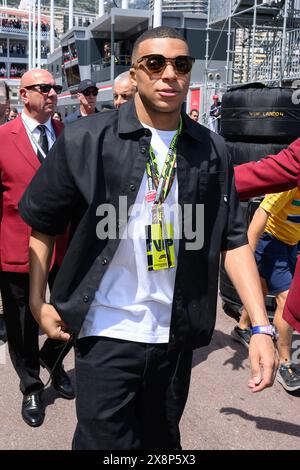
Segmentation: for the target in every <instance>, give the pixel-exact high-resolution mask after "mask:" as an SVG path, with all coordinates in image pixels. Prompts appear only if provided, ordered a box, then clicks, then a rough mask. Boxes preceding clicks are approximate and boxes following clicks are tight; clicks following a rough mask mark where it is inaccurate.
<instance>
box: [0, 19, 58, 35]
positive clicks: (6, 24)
mask: <svg viewBox="0 0 300 470" xmlns="http://www.w3.org/2000/svg"><path fill="white" fill-rule="evenodd" d="M0 26H1V27H2V28H9V29H23V30H25V31H27V30H28V21H25V20H20V19H16V18H14V19H13V18H0ZM36 29H37V24H36ZM41 30H42V32H43V33H47V32H48V31H50V26H49V25H48V24H47V23H41Z"/></svg>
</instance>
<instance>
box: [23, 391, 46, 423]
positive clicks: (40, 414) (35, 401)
mask: <svg viewBox="0 0 300 470" xmlns="http://www.w3.org/2000/svg"><path fill="white" fill-rule="evenodd" d="M22 418H23V419H24V421H25V423H26V424H28V425H29V426H33V427H38V426H41V425H42V424H43V422H44V418H45V408H44V405H43V403H42V400H41V392H33V393H30V394H29V395H25V396H24V398H23V402H22Z"/></svg>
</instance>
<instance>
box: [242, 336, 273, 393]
mask: <svg viewBox="0 0 300 470" xmlns="http://www.w3.org/2000/svg"><path fill="white" fill-rule="evenodd" d="M249 359H250V366H251V379H250V380H249V382H248V386H249V388H250V389H251V391H252V392H254V393H255V392H260V391H261V390H264V389H265V388H267V387H271V386H272V385H273V382H274V380H275V376H276V372H277V369H278V365H279V359H278V355H277V352H276V349H275V347H274V344H273V340H272V338H271V336H269V335H264V334H255V335H252V336H251V340H250V346H249Z"/></svg>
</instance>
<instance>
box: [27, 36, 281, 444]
mask: <svg viewBox="0 0 300 470" xmlns="http://www.w3.org/2000/svg"><path fill="white" fill-rule="evenodd" d="M193 62H194V59H193V57H191V56H190V53H189V50H188V45H187V42H186V40H185V39H184V38H183V37H182V36H181V35H180V34H179V33H178V32H177V31H176V30H174V29H172V28H169V27H159V28H154V29H151V30H149V31H146V32H145V33H143V34H142V35H141V36H140V37H139V38H138V39H137V41H136V43H135V45H134V49H133V54H132V68H131V70H130V74H131V79H132V84H133V85H134V86H135V87H136V88H137V91H136V94H135V97H134V99H132V100H129V101H128V102H127V103H125V104H123V105H122V106H121V107H120V108H119V110H116V111H112V112H110V113H101V114H99V115H97V116H91V117H88V118H86V119H84V120H82V121H80V122H78V123H73V124H72V125H70V126H69V127H66V128H65V131H64V133H63V135H62V136H61V138H59V139H58V141H57V143H56V146H55V148H54V149H53V151H52V152H51V158H50V157H49V158H48V159H47V162H46V167H44V168H41V170H40V172H39V173H38V175H37V176H36V178H35V179H34V180H33V181H32V184H31V185H30V188H29V189H28V190H27V191H26V193H25V195H24V197H23V198H22V201H21V203H20V211H21V214H22V217H23V218H24V220H25V221H26V222H27V223H28V224H29V225H31V226H32V227H33V232H32V236H31V241H30V246H31V249H32V253H33V257H32V260H33V264H32V274H33V279H34V283H33V288H32V297H31V305H32V308H33V313H34V315H35V318H36V319H37V321H38V322H39V323H40V324H41V325H43V328H44V329H45V331H46V332H47V333H48V335H49V336H50V337H52V338H56V339H65V340H67V339H68V338H69V334H70V333H69V331H68V330H70V331H72V332H73V333H74V335H75V336H76V364H75V368H76V380H77V417H78V424H77V428H76V431H75V435H74V440H73V448H74V449H78V450H79V449H123V450H125V449H152V450H153V449H160V450H162V449H166V450H167V449H169V450H171V449H180V448H181V445H180V433H179V421H180V418H181V415H182V412H183V410H184V406H185V402H186V399H187V395H188V389H189V380H190V374H191V365H192V350H193V349H195V348H198V347H200V346H204V345H206V344H208V343H209V341H210V338H211V335H212V332H213V329H214V324H215V316H216V303H217V287H218V272H219V261H220V254H221V251H223V252H224V256H225V259H226V262H225V264H226V267H227V269H228V271H229V273H230V275H231V276H232V278H233V281H234V283H235V285H236V287H237V289H238V292H239V294H240V296H241V298H242V299H243V302H244V303H246V304H247V308H249V310H250V312H251V316H252V322H253V323H254V324H255V325H268V318H267V314H266V311H265V308H264V301H263V297H262V293H261V290H260V284H259V277H258V273H257V269H256V264H255V261H254V258H253V254H252V252H251V250H250V248H249V246H248V244H247V238H246V236H245V227H244V225H243V222H242V215H241V211H240V207H239V203H238V199H237V197H236V193H235V189H234V184H233V181H232V173H233V172H232V167H231V165H230V164H229V160H228V154H227V150H226V146H225V142H224V141H223V139H222V138H221V137H219V136H218V135H216V134H214V133H212V132H210V131H209V130H208V129H206V128H204V127H202V126H200V125H199V124H198V123H196V122H194V121H192V120H191V119H190V118H189V117H188V116H187V115H186V114H185V113H184V112H182V111H181V109H182V104H183V102H184V100H185V98H186V95H187V92H188V88H189V82H190V73H191V69H192V65H193ZM57 175H59V177H57ZM120 196H122V198H121V199H119V197H120ZM124 204H125V206H127V207H128V208H131V209H130V211H129V212H128V217H129V218H127V217H126V215H127V214H126V209H124ZM203 206H204V211H202V209H203ZM124 210H125V215H124ZM181 210H183V217H180V215H182V214H181ZM200 213H201V214H202V215H201V214H200ZM114 214H117V217H116V219H115V218H114ZM192 219H193V220H192ZM69 221H71V225H72V232H73V238H72V241H71V243H70V245H69V248H68V251H67V253H66V256H65V258H64V261H63V264H62V267H61V270H60V272H59V273H58V276H57V278H56V282H55V285H54V288H53V290H52V294H51V295H52V297H51V304H46V303H45V298H44V286H45V283H46V276H45V273H46V272H47V269H48V265H49V262H48V261H47V260H49V256H50V253H51V250H52V246H53V236H54V235H55V234H56V233H59V232H61V231H63V230H64V228H65V226H66V224H68V223H69ZM127 221H128V222H127ZM202 230H203V232H204V234H203V236H204V240H203V239H202V237H201V231H202ZM200 239H201V240H200ZM43 273H44V274H43ZM251 342H252V343H251V344H250V355H251V360H252V364H251V365H252V370H251V372H252V373H251V375H252V377H251V379H250V382H249V387H250V388H251V389H252V390H253V391H254V392H258V391H260V390H262V389H264V388H265V387H268V386H270V385H271V384H272V382H273V380H274V375H275V369H276V356H275V349H274V346H273V343H272V340H271V337H270V336H268V335H267V334H253V336H252V339H251Z"/></svg>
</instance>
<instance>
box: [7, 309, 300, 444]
mask: <svg viewBox="0 0 300 470" xmlns="http://www.w3.org/2000/svg"><path fill="white" fill-rule="evenodd" d="M234 325H235V321H234V320H233V319H231V318H229V317H227V316H226V315H225V314H224V313H223V311H222V309H221V306H220V303H219V306H218V318H217V324H216V329H215V333H214V336H213V340H212V342H211V344H210V345H209V346H208V347H206V348H202V349H200V350H197V351H195V353H194V361H193V371H192V380H191V387H190V394H189V399H188V402H187V406H186V409H185V412H184V415H183V418H182V421H181V435H182V447H183V449H185V450H246V449H248V450H274V449H276V450H291V449H293V450H299V449H300V424H299V423H300V393H299V392H294V393H293V394H292V393H287V392H286V391H285V390H284V389H283V388H282V386H281V385H280V384H279V383H278V382H276V383H275V384H274V386H273V387H272V388H270V389H267V390H265V391H264V392H261V393H259V394H252V393H251V392H250V391H249V390H248V387H247V381H248V377H249V373H250V370H249V363H248V359H247V350H246V348H244V346H243V345H241V344H240V343H238V342H235V341H234V340H233V339H232V338H231V337H230V331H231V330H232V328H233V326H234ZM43 339H44V338H43V337H41V341H43ZM296 340H297V341H298V339H297V338H296ZM295 345H296V346H298V347H299V349H300V342H299V343H295ZM299 358H300V353H299ZM73 360H74V357H73V353H72V352H70V353H69V355H68V357H67V358H66V360H65V366H66V370H67V371H68V372H69V374H70V377H71V379H72V381H73V382H74V367H73ZM41 376H42V379H43V380H44V381H45V382H46V381H47V379H48V373H47V372H46V371H45V370H42V371H41ZM21 399H22V397H21V393H20V392H19V389H18V379H17V376H16V374H15V372H14V370H13V368H12V365H11V363H10V359H9V356H8V351H7V346H6V345H5V346H4V345H1V346H0V450H4V449H5V450H20V449H30V450H69V449H70V448H71V442H72V436H73V432H74V428H75V425H76V417H75V402H74V400H71V401H68V400H64V399H62V398H60V397H59V396H58V394H57V393H56V391H55V390H54V389H53V387H52V386H51V385H49V386H48V387H47V388H46V390H45V392H44V394H43V400H44V403H45V405H46V418H45V421H44V424H43V426H41V427H39V428H31V427H29V426H27V425H26V424H25V423H24V421H23V420H22V418H21V413H20V411H21Z"/></svg>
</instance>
